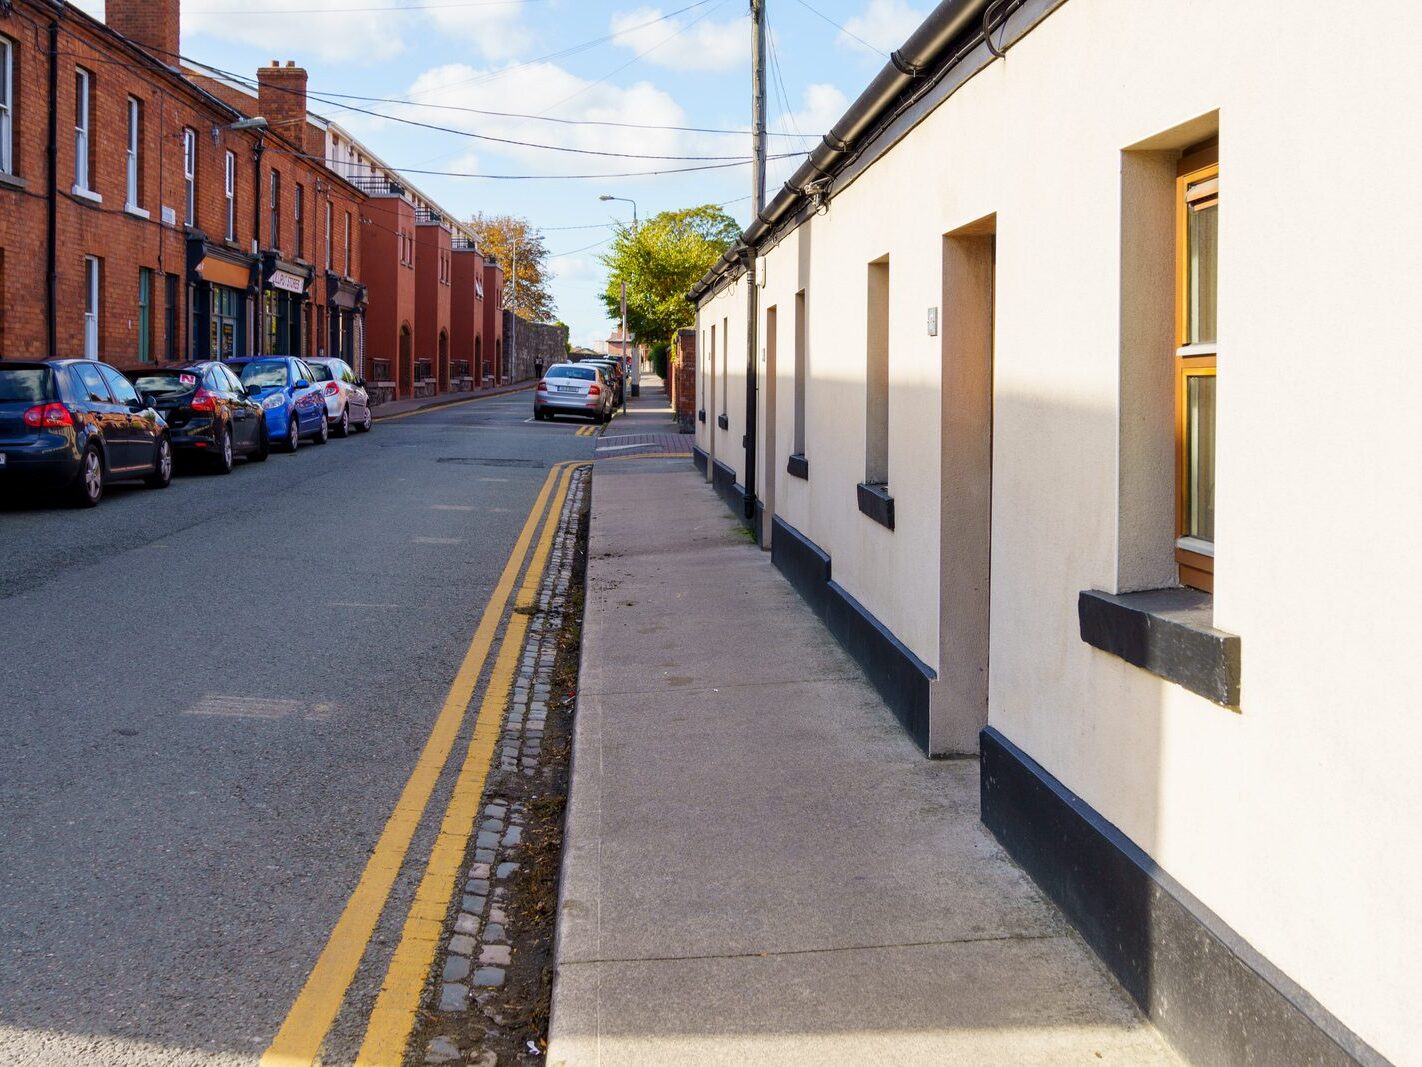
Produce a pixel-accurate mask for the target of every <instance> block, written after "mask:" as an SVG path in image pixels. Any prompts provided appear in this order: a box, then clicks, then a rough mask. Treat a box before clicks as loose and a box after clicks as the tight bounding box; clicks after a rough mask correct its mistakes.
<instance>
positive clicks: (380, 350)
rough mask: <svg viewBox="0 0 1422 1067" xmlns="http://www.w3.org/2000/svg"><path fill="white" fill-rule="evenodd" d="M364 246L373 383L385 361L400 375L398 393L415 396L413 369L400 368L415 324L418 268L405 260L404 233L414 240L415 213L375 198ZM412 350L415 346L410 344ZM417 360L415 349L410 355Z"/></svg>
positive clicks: (366, 218) (392, 199)
mask: <svg viewBox="0 0 1422 1067" xmlns="http://www.w3.org/2000/svg"><path fill="white" fill-rule="evenodd" d="M361 214H362V218H363V221H362V225H361V231H360V234H361V235H360V241H361V247H362V249H363V250H364V251H365V253H366V255H365V264H364V267H363V275H362V279H361V280H362V281H364V282H365V284H366V285H367V286H368V287H369V300H370V303H369V306H368V307H367V309H366V315H365V354H366V367H367V370H368V371H369V372H370V374H369V376H370V377H371V378H372V380H374V379H375V364H374V361H375V360H387V361H389V364H390V367H391V374H392V375H397V376H398V380H399V383H400V387H399V390H398V393H397V395H398V396H401V397H406V396H409V395H411V389H410V386H409V378H410V377H411V375H412V372H413V366H411V367H403V368H402V367H399V366H397V360H398V359H399V355H400V329H401V327H402V326H408V327H409V328H410V329H411V331H413V330H414V325H415V268H414V266H413V264H408V265H407V264H405V263H402V262H401V252H400V245H401V235H402V234H404V235H408V236H409V237H410V238H413V236H414V232H415V209H414V208H413V207H411V206H410V204H409V202H408V201H406V200H405V199H403V198H402V197H398V196H373V197H371V198H370V199H369V200H367V201H366V202H365V205H364V207H363V208H362V210H361ZM412 349H413V345H412ZM411 359H412V361H413V350H412V353H411Z"/></svg>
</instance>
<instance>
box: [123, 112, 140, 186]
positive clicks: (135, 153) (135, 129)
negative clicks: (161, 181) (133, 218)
mask: <svg viewBox="0 0 1422 1067" xmlns="http://www.w3.org/2000/svg"><path fill="white" fill-rule="evenodd" d="M142 130H143V104H142V103H141V102H140V101H139V100H138V98H137V97H133V96H130V97H129V98H128V158H127V160H126V165H125V167H124V175H125V178H126V179H127V180H126V182H125V186H126V189H125V192H124V204H123V206H124V209H125V210H127V211H135V212H136V211H141V210H142V209H143V202H142V201H143V196H142V190H140V189H139V187H138V178H139V152H140V151H141V150H142V147H143V133H142Z"/></svg>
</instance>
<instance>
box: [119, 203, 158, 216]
mask: <svg viewBox="0 0 1422 1067" xmlns="http://www.w3.org/2000/svg"><path fill="white" fill-rule="evenodd" d="M123 211H124V214H125V215H132V216H133V217H134V218H136V219H149V218H152V217H153V216H151V215H149V214H148V212H147V211H145V210H143V208H141V207H139V206H138V205H137V204H125V205H124V206H123Z"/></svg>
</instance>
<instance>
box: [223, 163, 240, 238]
mask: <svg viewBox="0 0 1422 1067" xmlns="http://www.w3.org/2000/svg"><path fill="white" fill-rule="evenodd" d="M222 195H223V196H224V197H225V198H226V199H227V239H228V240H229V241H235V240H236V239H237V157H236V156H234V155H233V154H232V153H231V152H228V153H227V154H226V155H225V156H224V157H223V160H222Z"/></svg>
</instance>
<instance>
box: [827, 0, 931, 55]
mask: <svg viewBox="0 0 1422 1067" xmlns="http://www.w3.org/2000/svg"><path fill="white" fill-rule="evenodd" d="M927 17H928V12H927V11H922V10H920V9H919V8H916V7H910V6H909V5H908V4H907V3H906V2H905V0H869V6H868V7H866V8H865V9H864V13H863V14H860V15H855V16H854V17H852V18H850V19H847V20H845V23H844V28H845V29H846V30H848V31H849V33H841V34H840V35H839V36H838V37H836V38H835V43H836V44H838V45H839V46H840V47H842V48H848V49H850V50H852V51H856V52H863V53H866V54H870V55H872V54H873V53H872V51H871V49H870V48H866V47H865V46H864V44H863V43H861V41H856V40H855V39H854V38H855V37H859V38H862V39H863V41H867V42H868V43H869V44H870V45H871V46H872V47H873V48H877V49H878V50H879V51H880V52H884V53H888V52H892V51H893V50H894V49H895V48H897V47H899V45H901V44H903V43H904V42H905V41H906V40H908V38H909V35H910V34H912V33H913V31H914V30H916V29H918V27H919V25H920V24H921V23H922V22H923V20H924V19H926V18H927ZM851 34H852V35H853V36H850V35H851Z"/></svg>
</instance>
